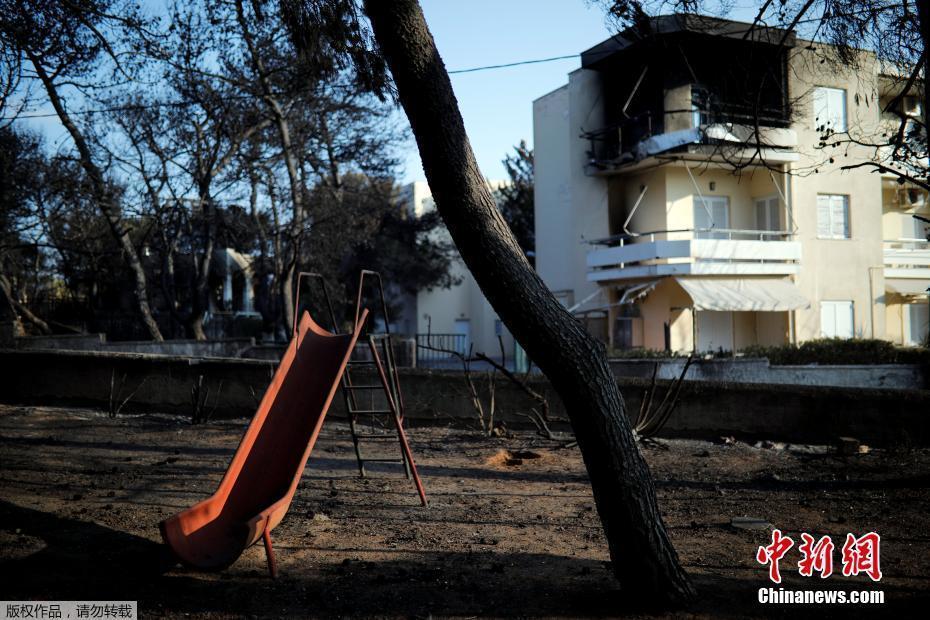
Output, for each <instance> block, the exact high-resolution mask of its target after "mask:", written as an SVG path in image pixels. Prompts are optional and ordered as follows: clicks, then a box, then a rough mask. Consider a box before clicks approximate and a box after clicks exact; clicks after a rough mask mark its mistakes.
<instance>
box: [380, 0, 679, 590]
mask: <svg viewBox="0 0 930 620" xmlns="http://www.w3.org/2000/svg"><path fill="white" fill-rule="evenodd" d="M365 10H366V13H367V14H368V16H369V18H370V20H371V23H372V27H373V30H374V34H375V38H376V40H377V42H378V45H379V47H380V48H381V52H382V53H383V54H384V56H385V58H386V60H387V63H388V66H389V67H390V69H391V73H392V74H393V76H394V82H395V84H396V86H397V92H398V96H399V98H400V102H401V104H402V105H403V107H404V110H405V111H406V113H407V117H408V119H409V120H410V125H411V127H412V128H413V133H414V136H415V137H416V141H417V146H418V147H419V150H420V156H421V158H422V161H423V168H424V171H425V173H426V178H427V181H428V182H429V185H430V189H431V190H432V193H433V197H434V198H435V200H436V206H437V208H438V210H439V213H440V214H441V215H442V218H443V220H444V221H445V223H446V226H447V227H448V229H449V232H450V233H451V235H452V238H453V240H454V241H455V244H456V246H457V247H458V250H459V252H460V253H461V255H462V258H463V259H464V260H465V264H466V265H467V266H468V268H469V270H470V271H471V272H472V274H473V275H474V276H475V279H476V280H477V281H478V284H479V286H480V287H481V290H482V291H483V292H484V294H485V295H486V296H487V298H488V300H489V301H490V302H491V305H492V306H493V307H494V309H495V311H497V313H498V314H499V315H500V317H501V318H502V319H503V321H504V323H505V324H506V325H507V327H508V329H510V331H511V332H512V333H513V334H514V336H516V338H517V340H518V341H519V342H520V344H521V345H522V346H523V347H524V348H525V349H526V351H527V352H528V353H529V355H530V357H531V358H532V359H533V361H534V362H535V363H536V364H538V365H539V367H540V368H541V369H542V371H543V372H544V373H545V374H546V376H547V377H549V380H550V381H551V382H552V385H553V387H554V388H555V390H556V392H557V393H558V394H559V396H560V397H561V399H562V402H563V403H564V404H565V408H566V411H567V412H568V415H569V418H570V419H571V423H572V427H573V429H574V431H575V436H576V437H577V439H578V445H579V446H580V448H581V452H582V455H583V457H584V462H585V466H586V467H587V470H588V476H589V478H590V480H591V486H592V489H593V491H594V499H595V502H596V504H597V509H598V512H599V514H600V517H601V522H602V523H603V526H604V531H605V533H606V535H607V541H608V545H609V547H610V556H611V559H612V564H613V570H614V573H615V574H616V576H617V577H618V578H619V580H620V581H621V584H622V586H623V587H624V588H625V589H627V590H628V591H629V592H630V593H631V595H632V596H634V597H637V598H640V597H642V598H644V599H645V600H650V599H652V600H657V599H661V600H663V601H672V602H680V601H684V600H687V599H689V598H690V597H691V596H693V589H692V587H691V585H690V583H689V580H688V578H687V575H686V574H685V572H684V571H683V570H682V568H681V565H680V564H679V561H678V555H677V554H676V553H675V549H674V548H673V547H672V544H671V542H670V541H669V538H668V534H667V532H666V529H665V525H664V523H663V521H662V517H661V516H660V514H659V508H658V506H657V504H656V497H655V488H654V486H653V482H652V477H651V475H650V472H649V468H648V466H647V465H646V462H645V461H644V460H643V457H642V455H641V454H640V452H639V448H638V447H637V445H636V442H635V440H634V437H633V433H632V430H631V428H630V423H629V420H628V419H627V417H626V415H625V413H624V408H623V400H622V398H621V396H620V392H619V390H618V388H617V383H616V380H615V379H614V377H613V374H612V373H611V371H610V368H609V366H608V364H607V358H606V354H605V348H604V345H603V344H602V343H600V342H599V341H597V340H595V339H594V338H593V337H592V336H591V335H590V334H588V333H587V331H586V330H585V329H584V327H583V326H582V325H581V324H580V323H579V322H578V321H577V320H575V319H574V318H573V317H572V316H571V315H570V314H569V313H568V312H567V311H566V310H565V308H563V307H562V305H561V304H560V303H559V302H558V301H557V300H556V299H555V297H554V296H553V295H552V293H550V291H549V289H548V288H547V287H546V285H545V284H544V283H543V281H542V280H541V279H540V278H539V276H538V275H537V274H536V273H535V272H534V271H533V269H532V268H531V267H530V265H529V263H528V262H527V260H526V258H525V256H524V254H523V252H522V250H521V249H520V246H519V245H518V244H517V241H516V239H515V238H514V236H513V234H512V233H511V231H510V229H509V228H508V227H507V224H506V223H505V221H504V219H503V217H502V216H501V214H500V212H499V211H498V209H497V207H496V205H495V203H494V199H493V198H492V196H491V193H490V191H489V190H488V188H487V186H486V185H485V182H484V179H483V177H482V176H481V172H480V171H479V170H478V165H477V163H476V161H475V157H474V154H473V153H472V150H471V146H470V144H469V141H468V137H467V135H466V134H465V127H464V124H463V122H462V117H461V114H460V113H459V109H458V104H457V102H456V99H455V95H454V93H453V91H452V84H451V83H450V81H449V76H448V74H447V73H446V70H445V67H444V65H443V63H442V59H441V58H440V56H439V53H438V51H437V50H436V46H435V43H434V42H433V38H432V35H431V34H430V32H429V29H428V27H427V25H426V21H425V19H424V17H423V13H422V11H421V9H420V6H419V4H418V3H417V2H416V0H397V1H395V2H379V1H378V0H365Z"/></svg>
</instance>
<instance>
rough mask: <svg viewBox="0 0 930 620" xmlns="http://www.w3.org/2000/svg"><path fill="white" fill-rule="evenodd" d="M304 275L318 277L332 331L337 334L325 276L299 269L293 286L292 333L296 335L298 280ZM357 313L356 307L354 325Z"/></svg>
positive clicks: (356, 323) (337, 330)
mask: <svg viewBox="0 0 930 620" xmlns="http://www.w3.org/2000/svg"><path fill="white" fill-rule="evenodd" d="M304 277H306V278H307V280H311V279H318V280H319V281H320V287H321V288H322V289H323V299H325V300H326V308H327V309H328V310H329V318H330V321H332V324H333V333H334V334H339V323H338V322H337V321H336V313H335V312H334V311H333V302H332V301H331V300H330V297H329V290H328V289H327V288H326V278H324V277H323V275H322V274H320V273H317V272H315V271H301V272H300V273H298V274H297V285H296V286H295V287H294V332H293V333H294V335H295V336H296V335H297V310H298V309H299V308H300V282H301V280H303V278H304ZM358 315H359V312H358V308H356V311H355V323H354V325H358Z"/></svg>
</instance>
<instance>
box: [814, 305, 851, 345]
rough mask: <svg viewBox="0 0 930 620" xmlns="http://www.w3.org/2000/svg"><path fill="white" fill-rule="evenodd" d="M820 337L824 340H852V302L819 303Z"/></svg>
mask: <svg viewBox="0 0 930 620" xmlns="http://www.w3.org/2000/svg"><path fill="white" fill-rule="evenodd" d="M820 335H821V336H822V337H824V338H852V337H853V302H851V301H822V302H820Z"/></svg>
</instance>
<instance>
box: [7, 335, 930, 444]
mask: <svg viewBox="0 0 930 620" xmlns="http://www.w3.org/2000/svg"><path fill="white" fill-rule="evenodd" d="M275 365H276V364H275V363H274V362H271V361H263V360H245V359H197V358H186V357H176V356H175V357H171V356H157V355H146V354H138V353H104V352H98V351H84V352H82V351H38V350H0V367H2V368H3V372H2V373H0V401H2V402H6V403H22V404H42V405H53V404H60V405H69V406H87V407H96V408H102V409H105V410H106V409H111V408H115V407H118V406H120V405H122V408H121V411H122V413H137V412H146V411H155V412H164V413H174V414H180V415H190V414H191V412H192V411H193V408H194V407H193V404H192V403H193V398H194V396H195V395H199V397H200V399H201V402H202V403H203V410H204V412H205V413H207V414H212V416H213V417H215V418H220V417H224V418H225V417H239V416H251V415H252V414H253V413H254V411H255V408H256V406H257V404H258V402H259V400H260V399H261V397H262V394H263V393H264V390H265V388H266V387H267V385H268V383H269V381H270V379H271V376H272V375H273V373H274V369H275ZM650 372H651V371H650ZM373 380H374V378H373V377H368V378H361V379H360V381H362V382H366V383H367V382H368V381H373ZM475 380H476V382H477V383H478V387H479V390H480V391H481V392H482V393H483V394H484V395H485V399H484V402H485V403H487V402H488V399H487V398H486V394H487V380H486V377H485V376H483V375H478V374H476V375H475ZM529 380H530V382H531V383H532V386H533V387H534V389H535V390H537V391H538V392H541V393H543V394H546V395H547V396H548V397H549V398H550V406H551V417H552V418H555V419H557V420H564V419H565V412H564V408H563V407H562V405H561V402H560V401H559V399H558V397H557V396H555V394H554V393H553V392H552V389H551V386H549V384H548V382H547V381H546V379H545V378H544V377H542V376H540V375H536V376H532V377H531V378H530V379H529ZM617 381H618V383H619V384H620V388H621V392H622V393H623V395H624V398H625V399H626V403H627V407H628V409H629V410H632V411H635V410H638V408H639V405H640V402H641V400H642V398H643V394H644V392H645V388H646V386H647V384H648V380H645V379H642V378H639V377H619V378H618V379H617ZM401 382H402V385H403V390H404V397H405V403H406V411H407V419H408V420H409V421H410V422H411V423H412V424H413V425H417V424H449V423H454V424H457V425H472V426H476V423H477V418H476V414H475V411H474V409H473V407H472V404H471V400H470V398H469V395H468V390H467V387H466V384H465V381H464V379H463V376H462V374H461V373H458V372H452V371H428V370H415V369H403V370H402V373H401ZM495 385H496V389H495V402H496V408H497V418H496V419H497V420H499V421H503V422H504V423H505V424H507V425H508V426H511V427H515V426H523V427H526V426H529V425H530V422H529V421H528V418H527V417H526V414H527V413H529V412H530V411H531V409H532V408H534V407H535V408H538V404H537V403H536V402H534V401H533V400H531V399H530V398H528V397H527V396H526V394H524V393H523V392H522V391H521V390H520V389H519V388H518V387H516V386H515V385H513V384H512V383H510V382H509V381H507V380H506V379H503V378H499V379H498V381H497V382H496V384H495ZM667 385H668V382H667V381H660V382H659V389H660V394H661V393H662V390H664V388H665V387H666V386H667ZM333 413H334V414H336V415H341V414H343V413H344V412H343V403H342V399H341V398H339V397H337V398H336V399H335V400H334V406H333ZM928 422H930V391H926V390H907V389H884V388H840V387H826V386H804V385H762V384H752V383H734V382H721V381H714V382H710V381H690V382H686V383H685V385H684V386H683V388H682V392H681V400H680V402H679V406H678V408H677V409H676V411H675V413H674V414H673V415H672V417H671V419H670V420H669V421H668V423H667V425H666V426H665V428H664V430H663V433H662V434H663V435H664V436H695V437H719V436H722V435H736V436H743V437H759V438H762V437H764V438H769V439H778V440H783V441H796V442H812V443H813V442H834V441H835V440H836V438H837V437H839V436H846V435H848V436H853V437H856V438H858V439H860V440H861V441H864V442H867V443H872V444H876V445H904V444H906V445H928V444H930V423H928ZM554 430H566V429H565V425H564V424H562V425H561V426H560V425H559V424H558V423H556V424H555V428H554Z"/></svg>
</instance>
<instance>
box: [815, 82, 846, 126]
mask: <svg viewBox="0 0 930 620" xmlns="http://www.w3.org/2000/svg"><path fill="white" fill-rule="evenodd" d="M831 92H834V93H836V92H838V93H842V95H843V98H842V99H843V102H842V106H841V107H842V113H843V115H842V120H843V127H842V129H840V128H838V127H833V126H830V125H829V123H830V122H832V120H833V118H834V116H833V115H831V114H830V97H829V95H830V93H831ZM818 93H823V102H824V112H825V114H824V116H826V118H824V119H820V118H819V115H818V114H817V111H818V110H817V99H818ZM811 112H812V121H813V128H814V130H815V131H820V127H821V126H826V127H829V128H830V129H832V130H833V131H834V132H835V133H845V132H847V131H849V93H848V92H847V91H846V89H845V88H837V87H836V86H815V87H814V93H813V101H812V103H811Z"/></svg>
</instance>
